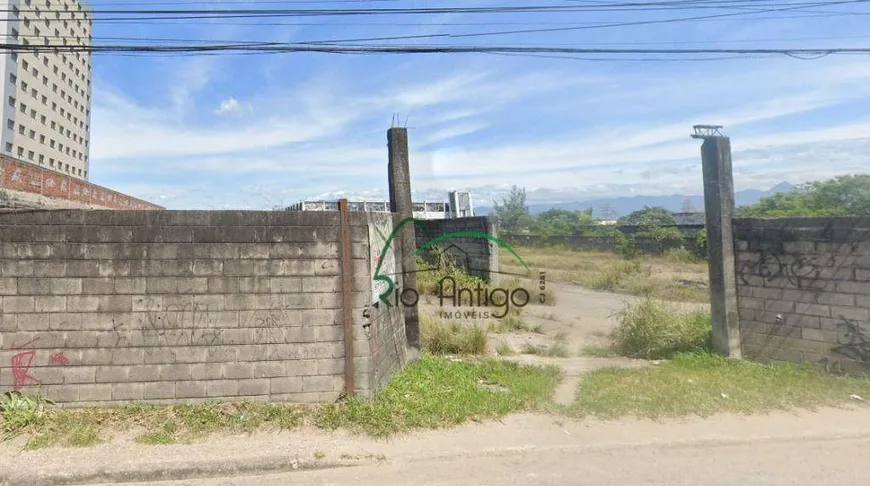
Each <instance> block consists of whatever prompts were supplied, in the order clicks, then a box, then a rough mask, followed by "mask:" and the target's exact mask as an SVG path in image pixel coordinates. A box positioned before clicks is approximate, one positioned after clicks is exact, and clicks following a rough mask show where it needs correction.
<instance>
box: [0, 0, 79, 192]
mask: <svg viewBox="0 0 870 486" xmlns="http://www.w3.org/2000/svg"><path fill="white" fill-rule="evenodd" d="M0 11H2V13H0V15H2V16H4V19H3V22H2V23H0V29H2V35H3V36H5V39H6V43H7V44H19V45H22V46H39V47H40V48H41V49H40V51H39V52H24V51H21V52H11V53H10V52H4V53H2V54H0V67H2V72H3V78H2V79H0V86H2V97H0V100H2V103H3V104H2V106H3V120H2V124H3V132H2V136H0V151H2V154H3V155H6V156H9V157H12V158H15V159H19V160H22V161H24V162H28V163H31V164H34V165H37V166H39V167H42V168H45V169H49V170H53V171H56V172H59V173H63V174H66V175H69V176H72V177H77V178H81V179H85V180H87V179H88V167H89V160H88V154H89V152H90V128H91V126H90V125H91V70H92V66H91V54H90V53H85V52H63V51H62V48H63V46H73V45H86V46H90V45H91V39H92V37H93V34H92V28H93V15H92V12H91V10H90V9H89V8H88V7H86V6H83V5H82V4H81V3H80V2H78V1H77V0H0ZM51 46H58V47H59V48H61V49H59V50H58V51H49V50H45V48H47V47H49V48H50V47H51Z"/></svg>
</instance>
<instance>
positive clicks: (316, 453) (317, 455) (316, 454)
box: [314, 451, 326, 460]
mask: <svg viewBox="0 0 870 486" xmlns="http://www.w3.org/2000/svg"><path fill="white" fill-rule="evenodd" d="M324 457H326V453H325V452H323V451H314V458H315V459H317V460H320V459H323V458H324Z"/></svg>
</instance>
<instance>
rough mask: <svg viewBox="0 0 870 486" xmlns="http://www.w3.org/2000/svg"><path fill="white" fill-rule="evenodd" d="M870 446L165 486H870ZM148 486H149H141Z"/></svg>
mask: <svg viewBox="0 0 870 486" xmlns="http://www.w3.org/2000/svg"><path fill="white" fill-rule="evenodd" d="M868 463H870V438H866V437H865V438H833V437H831V438H824V439H820V438H817V439H811V440H807V439H797V440H790V441H787V442H783V441H759V442H756V443H742V444H735V443H733V442H732V443H707V444H700V445H699V444H684V445H676V446H670V445H669V446H662V445H648V446H641V447H634V446H624V447H615V448H608V449H605V450H584V449H583V448H582V447H566V448H557V449H551V450H529V451H524V452H519V453H507V454H505V453H501V454H498V455H483V456H477V457H460V458H455V457H454V458H440V459H434V460H422V461H412V462H408V461H401V462H391V461H389V460H387V461H384V462H382V463H381V464H377V465H367V466H359V467H347V468H339V469H326V470H314V471H296V472H290V473H282V474H271V475H261V476H246V477H237V478H231V479H200V480H188V481H169V482H160V483H150V484H159V485H164V486H169V485H171V486H181V485H189V486H230V485H250V484H255V485H257V486H278V485H288V484H298V485H322V486H326V485H348V484H352V485H354V486H383V485H385V484H396V485H404V484H413V485H415V486H441V485H463V486H464V485H471V484H475V485H499V486H508V485H511V486H513V485H516V486H520V485H523V486H529V485H532V486H533V485H541V486H543V485H572V486H576V485H619V486H627V485H669V486H675V485H701V484H703V485H709V486H717V485H723V486H724V485H741V486H742V485H783V486H785V485H789V486H794V485H806V486H819V485H825V484H832V485H833V484H836V485H840V486H850V485H862V486H864V485H866V484H867V483H868V481H870V467H868V466H867V464H868ZM140 484H144V483H140Z"/></svg>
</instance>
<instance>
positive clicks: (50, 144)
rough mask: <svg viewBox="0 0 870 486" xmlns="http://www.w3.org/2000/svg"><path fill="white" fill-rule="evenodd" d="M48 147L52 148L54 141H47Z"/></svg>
mask: <svg viewBox="0 0 870 486" xmlns="http://www.w3.org/2000/svg"><path fill="white" fill-rule="evenodd" d="M48 146H49V147H51V148H54V139H51V140H49V141H48Z"/></svg>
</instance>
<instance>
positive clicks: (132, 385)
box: [0, 210, 401, 405]
mask: <svg viewBox="0 0 870 486" xmlns="http://www.w3.org/2000/svg"><path fill="white" fill-rule="evenodd" d="M350 221H351V235H350V236H351V248H352V251H351V257H352V260H351V266H352V271H353V295H352V305H353V314H352V315H353V316H354V320H353V325H354V328H362V326H363V324H365V323H366V322H367V321H366V319H365V318H364V317H363V313H364V311H365V309H366V307H367V306H368V305H369V304H370V303H371V289H370V285H371V269H370V268H369V262H368V238H367V227H366V225H367V223H366V219H365V215H363V214H350ZM339 231H340V227H339V214H338V213H336V212H256V211H108V210H94V211H76V210H59V211H25V212H15V213H0V310H2V311H0V391H9V390H13V389H19V390H21V391H22V392H26V393H30V392H36V391H39V392H40V393H42V394H44V395H46V396H48V397H49V398H51V399H53V400H55V401H57V402H59V403H71V404H79V405H83V404H97V403H124V402H184V401H201V400H206V399H237V398H248V399H256V400H269V401H291V402H312V401H324V400H333V399H335V398H337V397H338V396H339V394H340V393H341V392H342V391H343V387H344V349H345V348H344V338H343V332H344V326H343V322H344V321H343V312H342V300H341V297H342V295H341V265H340V258H339V245H340V244H339V241H340V240H339ZM390 322H391V323H392V321H390ZM391 325H393V324H391ZM400 327H401V326H400ZM368 353H369V349H368V348H367V347H366V346H362V345H361V346H355V353H354V354H355V357H354V362H355V364H357V370H356V371H357V374H356V378H355V383H356V388H357V392H358V393H361V394H366V395H370V394H371V392H372V388H373V385H372V383H376V384H380V383H381V382H382V380H380V379H377V380H374V381H373V376H374V375H370V374H369V366H368V364H369V363H370V362H371V361H372V358H371V357H370V356H369V354H368ZM396 356H397V357H396V358H395V360H397V361H398V362H400V363H401V357H399V356H398V355H396ZM383 359H387V358H381V357H376V359H375V362H376V363H379V362H381V361H382V360H383Z"/></svg>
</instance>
